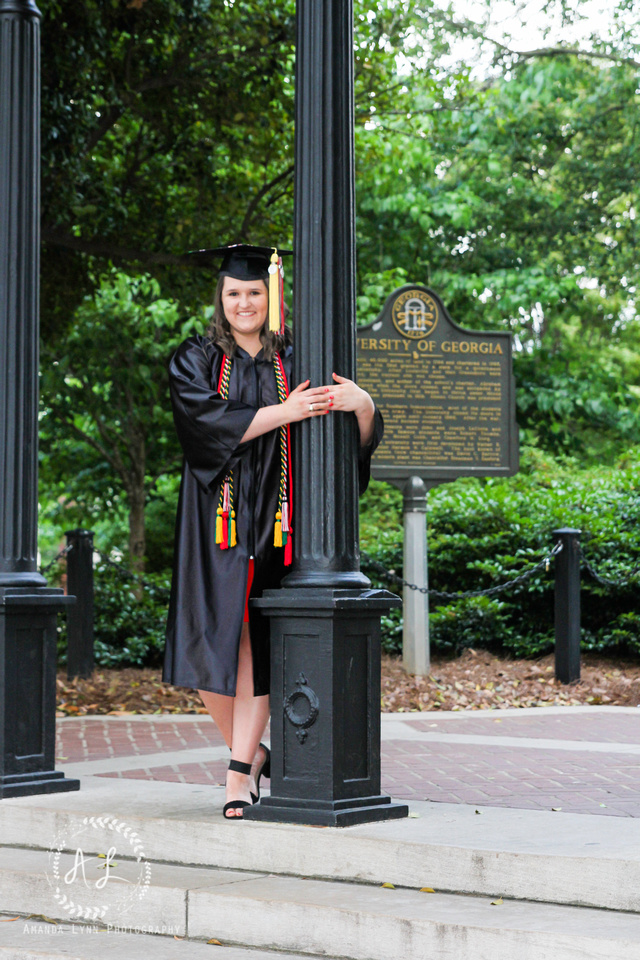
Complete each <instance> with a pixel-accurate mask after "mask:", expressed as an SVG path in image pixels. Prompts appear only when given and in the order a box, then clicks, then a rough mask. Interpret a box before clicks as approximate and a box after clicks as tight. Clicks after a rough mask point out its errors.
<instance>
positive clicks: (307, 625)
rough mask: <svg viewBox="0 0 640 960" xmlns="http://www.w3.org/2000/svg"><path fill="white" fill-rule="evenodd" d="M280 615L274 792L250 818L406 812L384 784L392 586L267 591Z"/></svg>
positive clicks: (352, 819)
mask: <svg viewBox="0 0 640 960" xmlns="http://www.w3.org/2000/svg"><path fill="white" fill-rule="evenodd" d="M253 603H254V604H255V605H256V606H257V607H258V608H259V609H262V610H263V611H264V612H265V613H267V614H268V616H269V617H270V619H271V704H270V706H271V783H270V786H271V795H270V796H269V797H264V798H263V799H262V800H261V801H260V803H257V804H254V805H253V806H251V807H245V808H244V811H243V816H244V818H245V819H246V820H275V821H278V822H280V823H306V824H312V825H318V826H320V825H321V826H332V827H348V826H352V825H354V824H357V823H369V822H372V821H377V820H393V819H397V818H400V817H406V816H407V815H408V813H409V810H408V807H407V806H406V804H402V803H393V802H392V801H391V798H390V797H387V796H385V795H383V794H381V793H380V616H381V614H382V613H384V612H386V611H387V610H388V609H389V608H390V607H391V606H394V605H396V604H399V603H400V600H399V599H398V598H397V597H395V596H394V595H393V594H391V593H388V592H387V591H386V590H355V589H339V588H338V589H334V588H331V587H324V588H322V587H317V586H313V587H311V588H287V589H283V590H265V592H264V594H263V596H262V597H261V598H260V599H256V600H254V601H253Z"/></svg>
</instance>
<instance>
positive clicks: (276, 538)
mask: <svg viewBox="0 0 640 960" xmlns="http://www.w3.org/2000/svg"><path fill="white" fill-rule="evenodd" d="M273 545H274V547H281V546H282V514H281V513H280V511H279V510H278V512H277V513H276V522H275V524H274V527H273Z"/></svg>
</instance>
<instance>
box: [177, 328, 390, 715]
mask: <svg viewBox="0 0 640 960" xmlns="http://www.w3.org/2000/svg"><path fill="white" fill-rule="evenodd" d="M291 354H292V351H291V347H287V348H286V350H285V351H284V352H283V353H282V354H281V356H282V361H283V365H284V369H285V373H286V375H287V380H288V382H289V384H290V385H291V363H292V356H291ZM222 357H223V353H222V350H221V349H220V348H219V347H218V346H216V345H215V344H213V343H212V342H211V341H210V340H209V339H208V338H207V337H204V336H201V335H196V336H192V337H189V338H188V339H187V340H185V341H184V343H182V344H181V345H180V347H179V348H178V350H177V351H176V353H175V354H174V356H173V357H172V358H171V362H170V365H169V384H170V392H171V403H172V407H173V416H174V421H175V425H176V430H177V433H178V438H179V440H180V443H181V445H182V449H183V451H184V456H185V460H184V464H183V469H182V481H181V484H180V495H179V498H178V511H177V517H176V530H175V547H174V556H173V577H172V581H171V598H170V600H169V612H168V618H167V631H166V645H165V653H164V665H163V671H162V679H163V681H164V682H165V683H171V684H173V685H175V686H181V687H191V688H194V689H200V690H210V691H212V692H213V693H221V694H225V695H227V696H234V695H235V691H236V676H237V669H238V646H239V643H240V634H241V632H242V624H243V620H244V610H245V598H246V587H247V575H248V567H249V557H250V556H253V557H254V558H255V559H254V578H253V583H252V586H251V593H250V595H251V596H252V597H253V596H260V595H261V594H262V591H263V590H265V589H270V588H277V587H278V586H279V585H280V581H281V580H282V578H283V576H284V575H285V573H286V572H287V568H286V567H285V566H284V550H283V549H282V548H281V547H274V546H273V526H274V522H275V513H276V510H277V500H278V486H279V478H280V446H279V443H280V441H279V431H278V430H271V431H270V432H269V433H265V434H262V435H261V436H259V437H256V438H255V439H254V440H250V441H248V442H245V443H241V437H242V436H243V435H244V433H245V431H246V430H247V427H248V426H249V424H250V423H251V421H252V420H253V418H254V416H255V414H256V412H257V410H258V408H259V407H264V406H269V405H271V404H276V403H278V394H277V389H276V379H275V374H274V370H273V362H272V361H267V360H265V359H264V356H263V351H262V350H261V351H260V352H259V353H258V354H257V356H256V357H251V356H250V354H248V353H247V352H246V351H245V350H243V349H242V348H241V347H237V348H236V353H235V355H234V357H233V359H232V365H231V378H230V382H229V399H228V400H224V399H223V398H222V397H221V396H220V394H219V393H218V378H219V376H220V367H221V364H222ZM382 432H383V422H382V416H381V414H380V412H379V411H378V409H377V408H376V414H375V431H374V438H373V441H372V443H371V444H370V445H369V446H368V447H366V448H365V449H362V448H360V453H359V458H358V464H359V480H360V493H363V492H364V490H365V489H366V487H367V484H368V482H369V468H370V461H371V454H372V453H373V451H374V450H375V448H376V447H377V445H378V444H379V442H380V440H381V439H382ZM292 457H295V451H292ZM228 470H233V500H234V509H235V511H236V524H237V545H236V546H235V547H230V548H228V549H226V550H221V549H220V546H219V545H218V544H216V542H215V523H216V509H217V507H218V498H219V492H220V484H221V482H222V481H223V480H224V477H225V474H226V473H227V471H228ZM292 501H293V511H294V512H293V516H292V529H293V531H294V533H293V536H294V544H295V489H294V490H293V496H292ZM288 569H291V568H288ZM249 632H250V636H251V650H252V655H253V683H254V696H261V695H264V694H267V693H268V692H269V620H268V618H267V617H265V616H264V615H263V614H262V613H261V612H260V611H259V610H254V609H252V608H251V607H250V608H249Z"/></svg>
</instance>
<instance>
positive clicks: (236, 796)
mask: <svg viewBox="0 0 640 960" xmlns="http://www.w3.org/2000/svg"><path fill="white" fill-rule="evenodd" d="M198 693H199V694H200V696H201V697H202V702H203V703H204V705H205V707H206V708H207V710H208V712H209V714H210V715H211V717H212V718H213V720H214V722H215V724H216V726H217V727H218V729H219V730H220V732H221V734H222V736H223V737H224V739H225V743H226V744H227V746H228V747H230V748H231V756H232V758H233V759H234V760H241V761H242V762H243V763H251V764H252V765H253V769H252V771H251V776H250V777H249V778H247V776H246V774H243V773H238V772H237V771H235V770H229V771H228V772H227V781H226V783H227V800H249V801H250V800H251V796H250V792H251V791H253V792H254V793H255V792H256V774H257V771H258V769H259V768H260V766H261V765H262V763H263V761H264V759H265V756H264V752H263V751H262V750H259V749H258V744H259V743H260V740H261V739H262V736H263V734H264V731H265V728H266V726H267V723H268V720H269V695H268V694H266V695H264V696H261V697H254V695H253V657H252V655H251V639H250V636H249V624H248V623H245V624H243V627H242V634H241V635H240V647H239V650H238V674H237V680H236V695H235V697H227V696H224V695H223V694H220V693H211V691H209V690H198ZM229 813H230V814H231V815H232V816H233V815H235V816H242V810H235V811H233V810H230V811H229Z"/></svg>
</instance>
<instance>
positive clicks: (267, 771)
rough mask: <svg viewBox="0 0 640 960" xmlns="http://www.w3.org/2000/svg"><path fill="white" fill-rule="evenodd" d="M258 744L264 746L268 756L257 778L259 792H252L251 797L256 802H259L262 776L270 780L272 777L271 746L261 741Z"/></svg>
mask: <svg viewBox="0 0 640 960" xmlns="http://www.w3.org/2000/svg"><path fill="white" fill-rule="evenodd" d="M258 746H260V747H262V749H263V750H264V751H265V754H266V756H265V758H264V762H263V764H262V766H261V767H260V773H259V774H258V776H257V779H256V789H257V791H258V792H257V793H252V794H251V799H252V800H253V802H254V803H257V802H258V800H259V799H260V778H261V777H262V776H265V777H266V778H267V779H268V780H270V779H271V751H270V750H269V747H267V746H266V745H265V744H264V743H259V744H258Z"/></svg>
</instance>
